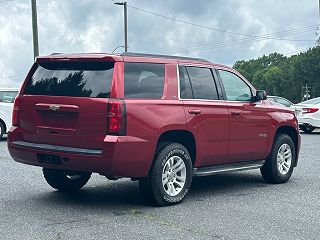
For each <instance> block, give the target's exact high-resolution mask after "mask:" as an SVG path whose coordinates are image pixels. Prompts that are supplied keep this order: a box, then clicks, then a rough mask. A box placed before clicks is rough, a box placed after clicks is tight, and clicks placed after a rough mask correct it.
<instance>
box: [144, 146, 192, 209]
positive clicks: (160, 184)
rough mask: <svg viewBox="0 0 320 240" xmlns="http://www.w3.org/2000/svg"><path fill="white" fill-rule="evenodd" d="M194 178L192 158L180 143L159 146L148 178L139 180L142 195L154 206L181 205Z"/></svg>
mask: <svg viewBox="0 0 320 240" xmlns="http://www.w3.org/2000/svg"><path fill="white" fill-rule="evenodd" d="M192 176H193V168H192V162H191V157H190V155H189V153H188V151H187V149H186V148H185V147H184V146H183V145H181V144H179V143H166V144H159V145H158V148H157V151H156V154H155V157H154V161H153V164H152V167H151V169H150V171H149V174H148V176H147V177H145V178H142V179H140V180H139V187H140V191H141V194H142V195H143V197H144V198H145V200H146V201H147V202H148V203H149V204H151V205H154V206H168V205H173V204H177V203H180V202H181V201H182V200H183V199H184V198H185V196H186V195H187V193H188V192H189V189H190V186H191V182H192Z"/></svg>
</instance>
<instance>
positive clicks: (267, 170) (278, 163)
mask: <svg viewBox="0 0 320 240" xmlns="http://www.w3.org/2000/svg"><path fill="white" fill-rule="evenodd" d="M295 159H296V152H295V147H294V143H293V141H292V139H291V137H290V136H288V135H287V134H282V133H281V134H277V135H276V137H275V140H274V143H273V146H272V151H271V153H270V156H269V157H268V159H267V160H266V163H265V164H264V166H263V167H262V168H261V169H260V171H261V174H262V177H263V178H264V179H265V180H266V181H267V182H269V183H284V182H287V181H288V180H289V178H290V177H291V175H292V172H293V167H294V161H295Z"/></svg>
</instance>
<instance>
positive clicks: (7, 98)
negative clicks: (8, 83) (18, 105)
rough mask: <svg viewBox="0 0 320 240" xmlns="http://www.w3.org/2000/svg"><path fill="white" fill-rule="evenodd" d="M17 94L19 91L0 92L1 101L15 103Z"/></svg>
mask: <svg viewBox="0 0 320 240" xmlns="http://www.w3.org/2000/svg"><path fill="white" fill-rule="evenodd" d="M17 94H18V92H17V91H3V92H0V102H5V103H13V102H14V99H15V97H16V96H17Z"/></svg>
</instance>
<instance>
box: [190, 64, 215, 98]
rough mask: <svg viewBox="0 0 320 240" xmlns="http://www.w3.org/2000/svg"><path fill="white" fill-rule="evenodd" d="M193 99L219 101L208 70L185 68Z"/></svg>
mask: <svg viewBox="0 0 320 240" xmlns="http://www.w3.org/2000/svg"><path fill="white" fill-rule="evenodd" d="M187 73H188V76H189V78H190V81H191V86H192V91H193V95H194V98H195V99H211V100H216V99H219V97H218V92H217V87H216V84H215V81H214V79H213V76H212V72H211V69H210V68H202V67H187Z"/></svg>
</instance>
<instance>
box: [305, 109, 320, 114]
mask: <svg viewBox="0 0 320 240" xmlns="http://www.w3.org/2000/svg"><path fill="white" fill-rule="evenodd" d="M318 110H319V108H302V111H303V112H302V113H303V114H306V113H315V112H317V111H318Z"/></svg>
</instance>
